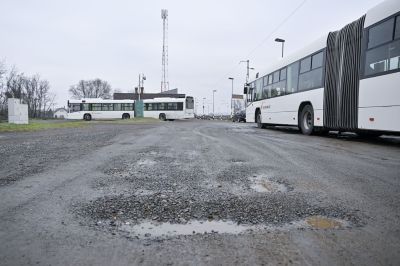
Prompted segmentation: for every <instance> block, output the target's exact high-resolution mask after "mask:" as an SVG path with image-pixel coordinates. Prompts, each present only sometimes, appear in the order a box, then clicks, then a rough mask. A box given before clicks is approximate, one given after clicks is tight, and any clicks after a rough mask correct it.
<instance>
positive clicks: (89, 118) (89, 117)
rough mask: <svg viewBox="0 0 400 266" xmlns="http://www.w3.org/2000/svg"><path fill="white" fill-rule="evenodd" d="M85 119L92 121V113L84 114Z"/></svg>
mask: <svg viewBox="0 0 400 266" xmlns="http://www.w3.org/2000/svg"><path fill="white" fill-rule="evenodd" d="M83 120H85V121H90V120H92V116H91V115H90V114H85V115H84V116H83Z"/></svg>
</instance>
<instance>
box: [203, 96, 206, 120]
mask: <svg viewBox="0 0 400 266" xmlns="http://www.w3.org/2000/svg"><path fill="white" fill-rule="evenodd" d="M205 99H206V98H203V116H204V100H205Z"/></svg>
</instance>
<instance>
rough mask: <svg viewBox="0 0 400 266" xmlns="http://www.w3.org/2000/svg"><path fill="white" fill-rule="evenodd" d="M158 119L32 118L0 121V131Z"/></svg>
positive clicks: (150, 121)
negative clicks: (18, 121)
mask: <svg viewBox="0 0 400 266" xmlns="http://www.w3.org/2000/svg"><path fill="white" fill-rule="evenodd" d="M157 122H159V120H158V119H154V118H148V117H141V118H132V119H126V120H125V119H124V120H122V119H117V120H92V121H89V122H87V121H83V120H79V121H74V120H72V121H71V120H38V119H30V120H29V124H28V125H17V124H9V123H7V122H5V123H4V122H2V123H0V132H29V131H37V130H46V129H53V128H73V127H85V126H88V125H94V124H97V125H98V124H117V125H129V124H146V123H157Z"/></svg>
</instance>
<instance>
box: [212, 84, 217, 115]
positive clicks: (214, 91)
mask: <svg viewBox="0 0 400 266" xmlns="http://www.w3.org/2000/svg"><path fill="white" fill-rule="evenodd" d="M216 92H217V90H213V118H214V115H215V112H214V93H216Z"/></svg>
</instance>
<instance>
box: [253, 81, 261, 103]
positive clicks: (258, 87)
mask: <svg viewBox="0 0 400 266" xmlns="http://www.w3.org/2000/svg"><path fill="white" fill-rule="evenodd" d="M262 81H263V79H262V78H260V79H258V80H257V81H256V88H255V93H256V95H255V99H254V100H256V101H259V100H261V99H262Z"/></svg>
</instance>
